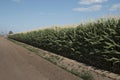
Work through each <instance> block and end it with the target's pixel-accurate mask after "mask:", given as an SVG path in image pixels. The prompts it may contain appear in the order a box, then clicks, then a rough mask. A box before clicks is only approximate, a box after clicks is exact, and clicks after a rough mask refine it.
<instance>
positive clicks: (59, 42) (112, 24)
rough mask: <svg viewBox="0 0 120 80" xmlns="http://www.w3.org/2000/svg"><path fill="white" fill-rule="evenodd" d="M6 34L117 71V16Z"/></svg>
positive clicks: (119, 46) (119, 34)
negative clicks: (75, 24) (70, 25)
mask: <svg viewBox="0 0 120 80" xmlns="http://www.w3.org/2000/svg"><path fill="white" fill-rule="evenodd" d="M8 37H9V38H11V39H14V40H17V41H20V42H23V43H26V44H29V45H32V46H35V47H38V48H41V49H44V50H48V51H51V52H54V53H55V54H58V55H62V56H65V57H68V58H70V59H73V60H76V61H79V62H82V63H85V64H88V65H92V66H94V67H97V68H100V69H104V70H108V71H111V72H114V73H118V74H120V17H118V18H116V17H112V18H101V19H99V20H97V21H94V22H89V23H86V24H80V25H78V26H76V27H67V28H65V27H64V28H61V27H53V28H46V29H40V30H37V31H31V32H26V33H17V34H13V35H9V36H8Z"/></svg>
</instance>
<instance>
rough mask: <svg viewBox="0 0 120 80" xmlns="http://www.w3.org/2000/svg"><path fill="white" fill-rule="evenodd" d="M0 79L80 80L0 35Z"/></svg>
mask: <svg viewBox="0 0 120 80" xmlns="http://www.w3.org/2000/svg"><path fill="white" fill-rule="evenodd" d="M0 80H81V79H80V78H78V77H76V76H74V75H72V74H71V73H68V72H66V71H65V70H63V69H61V68H59V67H57V66H55V65H54V64H52V63H50V62H48V61H46V60H44V59H43V58H41V57H39V56H37V55H35V54H34V53H32V52H30V51H28V50H26V49H25V48H23V47H21V46H18V45H16V44H14V43H12V42H10V41H8V40H7V39H5V38H3V37H0Z"/></svg>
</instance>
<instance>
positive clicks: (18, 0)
mask: <svg viewBox="0 0 120 80" xmlns="http://www.w3.org/2000/svg"><path fill="white" fill-rule="evenodd" d="M12 1H13V2H17V3H19V2H21V0H12Z"/></svg>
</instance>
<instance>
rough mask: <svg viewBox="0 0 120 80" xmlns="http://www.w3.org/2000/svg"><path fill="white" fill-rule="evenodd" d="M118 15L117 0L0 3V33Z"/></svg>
mask: <svg viewBox="0 0 120 80" xmlns="http://www.w3.org/2000/svg"><path fill="white" fill-rule="evenodd" d="M106 15H120V0H0V33H2V32H3V33H7V32H8V31H10V30H12V31H13V32H22V31H27V30H32V29H37V28H40V27H44V26H51V25H66V24H79V23H80V22H83V21H88V20H90V19H96V18H99V17H103V16H106Z"/></svg>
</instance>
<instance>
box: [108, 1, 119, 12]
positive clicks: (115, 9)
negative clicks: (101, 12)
mask: <svg viewBox="0 0 120 80" xmlns="http://www.w3.org/2000/svg"><path fill="white" fill-rule="evenodd" d="M109 10H110V11H117V10H120V3H118V4H114V5H112V7H111V8H110V9H109Z"/></svg>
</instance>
